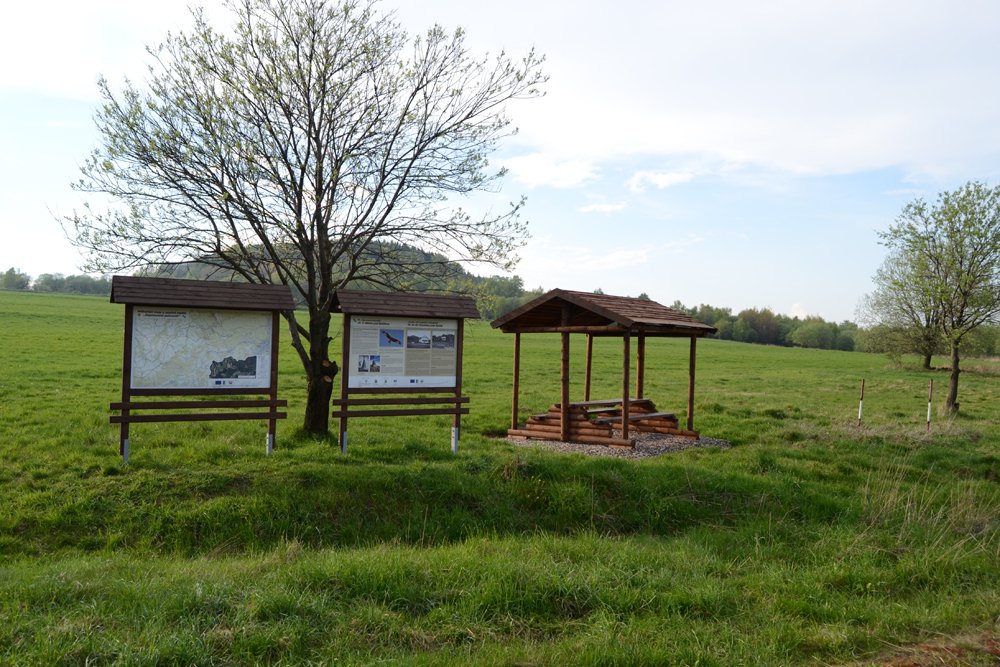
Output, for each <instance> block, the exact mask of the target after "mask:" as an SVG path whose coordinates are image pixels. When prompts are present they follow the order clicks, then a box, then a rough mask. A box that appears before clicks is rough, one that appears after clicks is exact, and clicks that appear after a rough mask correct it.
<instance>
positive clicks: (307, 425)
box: [302, 310, 340, 435]
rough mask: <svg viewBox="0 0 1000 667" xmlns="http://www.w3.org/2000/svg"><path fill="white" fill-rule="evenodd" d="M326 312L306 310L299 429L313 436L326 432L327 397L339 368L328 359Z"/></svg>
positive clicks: (328, 404) (328, 426)
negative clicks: (303, 394) (303, 402)
mask: <svg viewBox="0 0 1000 667" xmlns="http://www.w3.org/2000/svg"><path fill="white" fill-rule="evenodd" d="M329 347H330V313H328V312H323V311H322V310H316V311H312V312H310V313H309V364H308V366H307V367H306V412H305V417H304V419H303V422H302V430H304V431H305V432H306V433H312V434H313V435H328V434H329V433H330V397H331V396H332V395H333V384H334V379H335V378H336V377H337V373H338V371H339V370H340V369H339V368H338V367H337V364H336V362H332V361H330V360H329V358H328V354H329Z"/></svg>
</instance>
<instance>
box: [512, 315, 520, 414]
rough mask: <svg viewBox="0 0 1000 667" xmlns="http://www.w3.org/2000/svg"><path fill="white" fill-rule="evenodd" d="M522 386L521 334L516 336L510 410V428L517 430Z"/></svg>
mask: <svg viewBox="0 0 1000 667" xmlns="http://www.w3.org/2000/svg"><path fill="white" fill-rule="evenodd" d="M520 384H521V334H519V333H517V334H514V399H513V401H511V403H512V404H511V408H510V427H511V428H517V408H518V405H517V403H518V399H517V397H518V394H519V393H520Z"/></svg>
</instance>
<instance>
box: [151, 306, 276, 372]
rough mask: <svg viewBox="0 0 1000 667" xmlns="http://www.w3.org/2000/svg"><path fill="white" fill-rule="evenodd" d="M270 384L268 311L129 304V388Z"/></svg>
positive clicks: (269, 322)
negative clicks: (130, 324)
mask: <svg viewBox="0 0 1000 667" xmlns="http://www.w3.org/2000/svg"><path fill="white" fill-rule="evenodd" d="M270 386H271V314H270V313H268V312H261V311H242V310H207V309H200V308H165V307H151V306H148V307H147V306H143V307H139V306H137V307H135V309H134V310H133V315H132V388H133V389H209V390H210V389H233V388H240V387H246V388H255V389H266V388H267V387H270Z"/></svg>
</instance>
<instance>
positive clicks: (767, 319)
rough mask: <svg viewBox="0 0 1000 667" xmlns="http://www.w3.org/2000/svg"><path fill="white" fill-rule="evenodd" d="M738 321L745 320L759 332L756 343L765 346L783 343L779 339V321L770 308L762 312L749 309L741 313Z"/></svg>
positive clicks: (761, 310)
mask: <svg viewBox="0 0 1000 667" xmlns="http://www.w3.org/2000/svg"><path fill="white" fill-rule="evenodd" d="M737 319H742V320H745V321H746V323H747V324H748V325H750V328H751V329H753V330H754V331H756V332H757V340H756V341H755V342H757V343H762V344H764V345H777V344H779V343H780V342H781V341H780V339H779V333H780V329H779V327H778V320H777V318H776V317H775V316H774V313H773V312H772V311H771V309H770V308H763V309H760V310H758V309H757V308H748V309H746V310H743V311H740V313H739V315H738V316H737Z"/></svg>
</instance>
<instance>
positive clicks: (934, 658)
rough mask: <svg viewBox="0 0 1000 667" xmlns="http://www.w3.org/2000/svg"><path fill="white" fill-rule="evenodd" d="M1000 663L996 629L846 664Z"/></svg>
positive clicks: (992, 666)
mask: <svg viewBox="0 0 1000 667" xmlns="http://www.w3.org/2000/svg"><path fill="white" fill-rule="evenodd" d="M997 665H1000V635H998V634H997V633H996V632H995V631H994V632H982V633H979V634H970V635H962V636H960V637H948V638H944V639H940V640H935V641H930V642H922V643H920V644H915V645H913V646H902V647H899V648H895V649H893V650H892V651H890V652H889V653H887V654H886V655H883V656H880V657H878V658H874V659H871V660H863V661H861V662H855V663H850V665H844V666H843V667H862V666H873V667H932V666H933V667H996V666H997Z"/></svg>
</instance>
